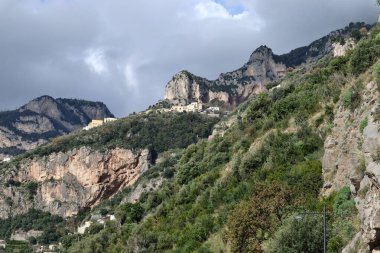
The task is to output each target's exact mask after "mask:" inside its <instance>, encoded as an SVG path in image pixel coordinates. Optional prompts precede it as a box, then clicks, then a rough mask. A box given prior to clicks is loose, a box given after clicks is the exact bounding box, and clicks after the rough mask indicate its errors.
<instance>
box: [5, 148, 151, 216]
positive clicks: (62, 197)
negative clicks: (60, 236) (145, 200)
mask: <svg viewBox="0 0 380 253" xmlns="http://www.w3.org/2000/svg"><path fill="white" fill-rule="evenodd" d="M149 162H150V155H149V151H148V150H141V151H138V152H132V151H131V150H127V149H119V148H117V149H113V150H109V151H106V152H104V153H103V152H100V151H95V150H92V149H89V148H87V147H81V148H80V149H74V150H71V151H69V152H66V153H53V154H51V155H49V156H47V157H42V158H38V159H27V160H23V161H22V163H21V164H19V165H18V166H17V167H13V168H12V169H10V170H9V171H7V172H5V174H6V175H5V176H4V178H3V182H2V184H1V186H0V218H5V217H8V216H9V215H15V214H18V213H24V212H26V211H27V210H28V209H29V208H32V207H34V208H38V209H42V210H45V211H49V212H51V213H53V214H58V215H60V216H63V217H66V216H72V215H75V214H76V213H77V212H78V210H79V209H80V208H85V207H87V208H91V207H93V206H94V205H96V204H98V203H99V202H100V201H102V200H105V199H107V198H109V197H110V196H112V195H113V194H115V193H116V192H118V191H119V190H122V189H124V188H126V187H127V186H130V185H132V184H133V183H134V182H135V181H136V180H137V179H138V178H139V176H140V174H141V173H143V172H144V171H146V170H147V169H148V167H149ZM31 184H34V185H35V188H33V187H30V185H31Z"/></svg>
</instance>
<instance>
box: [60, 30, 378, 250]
mask: <svg viewBox="0 0 380 253" xmlns="http://www.w3.org/2000/svg"><path fill="white" fill-rule="evenodd" d="M379 56H380V34H379V29H378V28H374V29H372V30H371V33H370V35H365V36H363V38H361V41H359V42H358V44H357V47H356V49H354V50H353V51H351V52H349V53H348V54H347V55H346V56H344V57H338V58H332V57H331V56H328V57H325V58H323V59H322V60H320V61H319V62H318V63H317V64H315V65H312V66H304V67H302V68H299V69H297V70H296V71H294V72H292V73H289V74H288V75H287V76H286V77H285V78H284V79H283V80H282V81H281V82H280V84H281V88H278V89H274V90H273V91H271V92H269V93H268V94H260V95H257V96H256V97H254V98H252V99H251V100H250V101H248V102H247V103H246V104H244V105H242V106H241V107H240V108H238V109H237V111H236V112H235V116H236V115H237V117H236V120H235V123H234V124H233V125H232V126H231V127H229V129H228V130H227V131H226V132H225V133H224V135H220V136H217V137H215V138H213V139H212V140H210V141H207V140H200V141H198V142H196V143H195V144H192V145H190V146H188V147H187V148H186V149H185V150H183V152H181V153H180V154H179V155H178V156H174V157H169V158H167V160H164V161H162V162H161V163H159V164H157V165H156V166H154V167H153V168H152V170H153V171H157V172H159V173H156V174H153V175H155V176H158V177H159V176H161V175H164V174H165V173H164V172H165V171H172V172H174V174H173V175H171V174H170V173H169V176H166V179H165V181H164V183H163V184H162V185H161V187H159V188H158V190H152V191H150V192H148V193H145V194H143V195H142V196H141V197H140V199H139V200H138V202H137V203H134V204H132V203H123V202H121V200H122V199H123V195H122V194H126V193H121V195H120V194H119V195H118V196H116V197H115V199H114V201H109V202H106V203H103V205H102V212H103V213H107V212H108V213H115V214H116V216H117V218H118V220H119V221H120V222H121V225H119V224H118V223H117V222H115V223H112V222H111V223H110V224H108V225H107V226H106V227H105V228H103V227H101V228H97V229H92V230H91V231H90V233H87V234H85V235H84V236H83V237H81V239H80V241H79V242H77V241H76V240H75V238H73V237H70V236H67V237H65V238H63V239H62V240H63V241H64V242H65V246H66V247H67V252H78V253H79V252H264V251H265V252H323V247H322V245H323V244H322V243H323V241H322V240H323V237H322V231H323V230H322V229H321V226H322V223H321V222H322V219H321V216H310V217H304V218H302V217H301V219H298V218H297V217H298V216H297V214H299V213H303V212H315V213H318V212H321V211H322V206H323V204H326V205H327V210H328V213H329V216H328V224H329V230H328V234H329V241H328V252H340V250H341V249H342V247H343V246H345V245H346V244H347V242H348V241H349V240H350V239H351V238H352V237H353V236H354V235H355V233H356V232H357V231H358V229H359V227H358V222H357V221H356V209H355V205H354V203H353V200H352V199H351V196H350V191H349V190H348V189H347V188H343V189H342V190H341V191H339V192H337V193H336V194H333V195H332V196H331V197H329V198H328V199H322V198H321V197H320V194H319V193H320V189H321V187H322V184H323V181H322V168H321V162H320V160H321V157H322V154H323V142H324V138H325V137H326V134H327V133H328V132H329V131H330V130H331V128H332V124H333V119H334V113H333V108H334V107H335V105H336V104H337V103H342V104H343V105H344V106H345V108H346V109H347V110H352V111H353V110H354V109H355V108H356V107H357V106H359V105H360V103H361V96H362V94H361V90H362V87H363V85H364V83H366V82H369V81H371V80H373V79H375V78H376V79H377V81H378V82H379V80H380V72H379V66H380V65H379V64H376V62H377V61H378V58H379ZM375 65H376V67H375ZM375 69H376V71H375ZM376 72H377V73H376ZM99 131H101V130H100V129H99ZM95 143H96V142H94V145H96V144H95ZM168 148H169V147H168ZM161 150H163V149H161ZM149 173H150V174H147V175H145V177H143V178H142V179H141V180H140V181H143V180H146V181H149V180H151V179H152V177H154V176H152V173H151V172H149ZM127 192H128V191H127ZM96 211H99V210H97V209H95V210H94V212H96ZM332 214H333V215H332ZM300 231H304V232H300ZM306 234H307V235H306ZM279 245H281V248H279V247H280V246H279Z"/></svg>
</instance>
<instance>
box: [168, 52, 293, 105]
mask: <svg viewBox="0 0 380 253" xmlns="http://www.w3.org/2000/svg"><path fill="white" fill-rule="evenodd" d="M285 72H286V66H285V65H284V64H282V63H279V62H276V61H275V60H274V55H273V52H272V50H271V49H270V48H268V47H266V46H261V47H259V48H258V49H256V51H255V52H253V53H252V55H251V56H250V58H249V61H248V62H247V63H246V64H245V65H244V66H243V67H242V68H240V69H238V70H235V71H232V72H228V73H223V74H221V75H220V76H219V78H218V79H217V80H215V81H210V80H207V79H205V78H201V77H198V76H195V75H193V74H191V73H189V72H187V71H181V72H179V73H177V74H176V75H175V76H174V77H173V78H172V80H170V81H169V83H168V84H167V85H166V88H165V97H164V98H165V99H167V100H169V101H171V102H172V103H174V104H189V103H191V102H194V101H196V102H202V103H208V102H211V101H213V100H217V101H220V102H223V103H224V104H226V105H236V104H238V103H240V102H242V101H244V100H246V99H247V98H248V97H249V96H250V95H251V94H256V93H259V92H261V91H263V90H264V89H265V87H264V85H265V84H267V83H268V82H271V81H274V80H277V79H278V78H280V77H281V76H283V75H284V74H285Z"/></svg>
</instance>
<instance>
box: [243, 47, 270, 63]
mask: <svg viewBox="0 0 380 253" xmlns="http://www.w3.org/2000/svg"><path fill="white" fill-rule="evenodd" d="M271 56H273V51H272V49H271V48H269V47H267V46H266V45H261V46H260V47H258V48H257V49H256V50H255V51H253V53H252V54H251V56H250V57H249V61H250V62H253V61H256V60H263V59H264V58H268V57H271Z"/></svg>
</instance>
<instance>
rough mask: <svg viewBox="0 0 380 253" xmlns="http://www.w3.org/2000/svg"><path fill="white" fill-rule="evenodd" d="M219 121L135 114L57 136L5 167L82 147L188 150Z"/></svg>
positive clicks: (189, 115)
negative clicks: (102, 124) (28, 159)
mask: <svg viewBox="0 0 380 253" xmlns="http://www.w3.org/2000/svg"><path fill="white" fill-rule="evenodd" d="M218 121H219V119H218V118H212V117H207V116H203V115H199V114H196V113H167V114H160V113H151V114H146V115H145V114H140V115H132V116H130V117H128V118H125V119H120V120H118V121H115V122H112V123H108V124H106V125H104V126H100V127H96V128H93V129H91V130H89V131H87V132H84V131H80V132H76V133H72V134H70V135H67V136H61V137H57V138H55V139H52V140H51V141H50V142H49V143H47V144H45V145H42V146H40V147H38V148H36V149H35V150H32V151H30V152H27V153H25V154H24V155H21V156H19V157H16V158H15V159H13V161H12V162H11V163H9V164H5V165H4V166H7V167H11V166H13V165H15V164H16V165H17V164H18V163H19V162H20V161H21V160H22V159H25V158H28V157H41V156H45V155H49V154H51V153H53V152H64V151H68V150H71V149H73V148H77V147H81V146H88V147H91V148H94V149H97V150H107V149H111V148H116V147H119V148H127V149H132V150H135V149H142V148H149V149H150V150H151V151H152V153H153V155H154V154H157V153H161V152H163V151H165V150H169V149H174V148H185V147H187V146H188V145H190V144H192V143H194V142H196V141H198V140H199V139H202V138H206V137H207V136H209V135H210V134H211V130H212V127H213V126H214V125H215V124H216V122H218Z"/></svg>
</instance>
